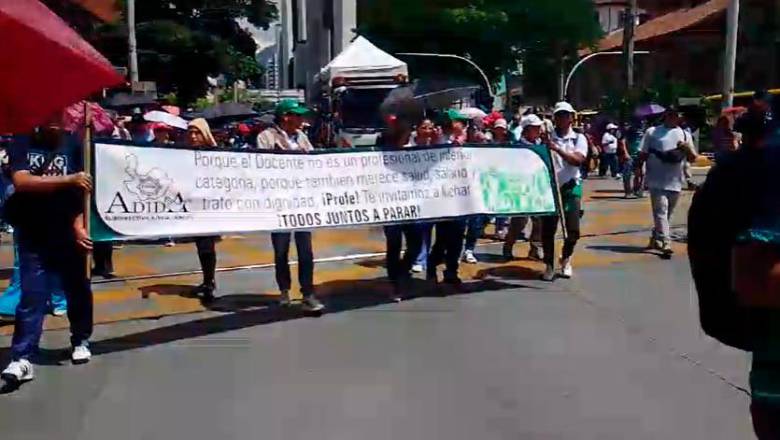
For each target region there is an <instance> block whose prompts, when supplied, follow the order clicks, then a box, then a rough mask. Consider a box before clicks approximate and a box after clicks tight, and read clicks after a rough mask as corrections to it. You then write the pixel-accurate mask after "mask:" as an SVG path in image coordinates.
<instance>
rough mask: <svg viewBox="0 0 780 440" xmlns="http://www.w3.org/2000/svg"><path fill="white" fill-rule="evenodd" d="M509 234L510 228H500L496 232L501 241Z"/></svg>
mask: <svg viewBox="0 0 780 440" xmlns="http://www.w3.org/2000/svg"><path fill="white" fill-rule="evenodd" d="M507 234H509V228H500V229H499V230H498V232H497V233H496V238H497V239H498V240H499V241H504V240H506V236H507Z"/></svg>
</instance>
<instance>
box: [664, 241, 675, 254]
mask: <svg viewBox="0 0 780 440" xmlns="http://www.w3.org/2000/svg"><path fill="white" fill-rule="evenodd" d="M661 253H662V254H663V255H664V256H665V257H671V256H672V255H674V249H672V245H671V244H669V243H666V244H664V245H663V246H661Z"/></svg>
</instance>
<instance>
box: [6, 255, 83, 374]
mask: <svg viewBox="0 0 780 440" xmlns="http://www.w3.org/2000/svg"><path fill="white" fill-rule="evenodd" d="M86 265H87V259H86V255H85V254H84V253H82V252H80V251H79V250H78V249H77V248H76V244H75V243H74V242H67V243H57V244H54V243H52V244H46V245H40V244H39V245H34V246H30V245H28V244H27V243H25V242H24V240H20V242H19V272H20V275H21V283H22V297H21V300H20V301H19V305H18V306H17V307H16V322H15V323H14V336H13V339H12V342H11V356H12V358H13V359H14V360H19V359H29V358H30V357H31V356H33V355H34V354H35V353H36V351H37V350H38V343H39V342H40V340H41V333H42V331H43V319H44V317H45V316H46V314H47V313H48V311H49V299H50V297H51V292H52V291H53V290H54V289H55V288H56V287H59V286H62V289H63V290H64V292H65V297H66V298H67V300H68V320H69V321H70V334H71V337H70V342H71V344H73V345H74V346H76V345H79V344H81V343H82V342H86V341H88V340H89V337H90V336H91V335H92V287H91V285H90V282H89V280H88V279H87V267H86ZM58 284H59V285H58Z"/></svg>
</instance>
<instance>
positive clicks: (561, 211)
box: [548, 150, 569, 240]
mask: <svg viewBox="0 0 780 440" xmlns="http://www.w3.org/2000/svg"><path fill="white" fill-rule="evenodd" d="M548 151H550V150H548ZM553 154H555V153H553V152H552V151H550V164H551V165H552V175H553V184H554V185H555V188H554V191H555V198H556V200H557V201H558V218H559V219H560V221H561V232H563V239H564V240H566V239H567V238H569V231H568V230H567V229H566V217H565V216H564V214H565V213H564V209H563V198H562V197H561V184H560V183H558V170H556V169H555V159H553Z"/></svg>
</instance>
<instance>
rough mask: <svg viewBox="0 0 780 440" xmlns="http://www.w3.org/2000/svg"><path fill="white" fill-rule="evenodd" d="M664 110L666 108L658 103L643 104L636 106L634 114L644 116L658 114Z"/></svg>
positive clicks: (639, 116)
mask: <svg viewBox="0 0 780 440" xmlns="http://www.w3.org/2000/svg"><path fill="white" fill-rule="evenodd" d="M665 111H666V108H664V107H663V106H660V105H658V104H645V105H641V106H639V107H637V109H636V111H635V112H634V115H636V117H637V118H646V117H648V116H654V115H660V114H661V113H663V112H665Z"/></svg>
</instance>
